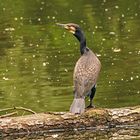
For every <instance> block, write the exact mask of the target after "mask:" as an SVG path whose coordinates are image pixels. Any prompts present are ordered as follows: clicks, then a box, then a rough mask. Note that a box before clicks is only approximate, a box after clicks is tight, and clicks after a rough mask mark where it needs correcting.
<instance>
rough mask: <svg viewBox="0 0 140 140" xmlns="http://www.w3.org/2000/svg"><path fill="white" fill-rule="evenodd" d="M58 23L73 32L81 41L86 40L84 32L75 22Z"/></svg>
mask: <svg viewBox="0 0 140 140" xmlns="http://www.w3.org/2000/svg"><path fill="white" fill-rule="evenodd" d="M57 25H58V26H61V27H63V28H64V29H66V30H68V31H69V32H71V33H72V34H73V35H74V36H75V37H76V38H77V39H78V40H79V41H82V40H85V37H84V33H83V31H82V29H81V28H80V26H79V25H77V24H75V23H68V24H61V23H57Z"/></svg>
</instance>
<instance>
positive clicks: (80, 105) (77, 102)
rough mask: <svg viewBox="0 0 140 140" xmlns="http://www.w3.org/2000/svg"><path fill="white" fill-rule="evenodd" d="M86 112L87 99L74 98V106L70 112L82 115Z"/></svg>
mask: <svg viewBox="0 0 140 140" xmlns="http://www.w3.org/2000/svg"><path fill="white" fill-rule="evenodd" d="M84 111H85V99H84V98H74V100H73V102H72V105H71V107H70V112H71V113H74V114H81V113H83V112H84Z"/></svg>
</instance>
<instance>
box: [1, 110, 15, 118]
mask: <svg viewBox="0 0 140 140" xmlns="http://www.w3.org/2000/svg"><path fill="white" fill-rule="evenodd" d="M17 114H18V113H17V111H16V112H12V113H8V114H5V115H1V116H0V118H6V117H11V116H13V115H17Z"/></svg>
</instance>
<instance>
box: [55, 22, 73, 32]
mask: <svg viewBox="0 0 140 140" xmlns="http://www.w3.org/2000/svg"><path fill="white" fill-rule="evenodd" d="M56 25H58V26H61V27H62V28H65V29H66V30H68V31H69V32H71V33H72V34H75V31H76V29H75V28H74V27H73V26H69V25H68V24H61V23H56Z"/></svg>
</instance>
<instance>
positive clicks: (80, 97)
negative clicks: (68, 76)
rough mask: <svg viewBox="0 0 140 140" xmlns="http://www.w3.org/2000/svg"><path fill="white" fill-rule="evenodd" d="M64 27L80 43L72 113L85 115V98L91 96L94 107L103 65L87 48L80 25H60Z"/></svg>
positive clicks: (75, 69) (74, 77) (74, 80)
mask: <svg viewBox="0 0 140 140" xmlns="http://www.w3.org/2000/svg"><path fill="white" fill-rule="evenodd" d="M58 25H61V26H63V27H64V28H65V29H67V30H68V31H69V32H71V33H73V34H74V36H75V37H76V38H77V39H78V40H79V42H80V53H81V57H80V58H79V60H78V61H77V63H76V65H75V68H74V73H73V82H74V100H73V103H72V105H71V107H70V112H72V113H74V114H77V113H78V114H79V113H83V112H84V110H85V97H86V96H87V95H89V96H90V105H89V107H91V106H92V100H93V97H94V95H95V91H96V87H95V85H96V82H97V78H98V75H99V72H100V68H101V63H100V61H99V59H98V58H97V56H96V55H95V54H94V53H93V52H92V51H91V50H90V49H89V48H87V47H86V38H85V36H84V33H83V31H82V30H81V28H80V27H79V25H77V24H74V23H69V24H58Z"/></svg>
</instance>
